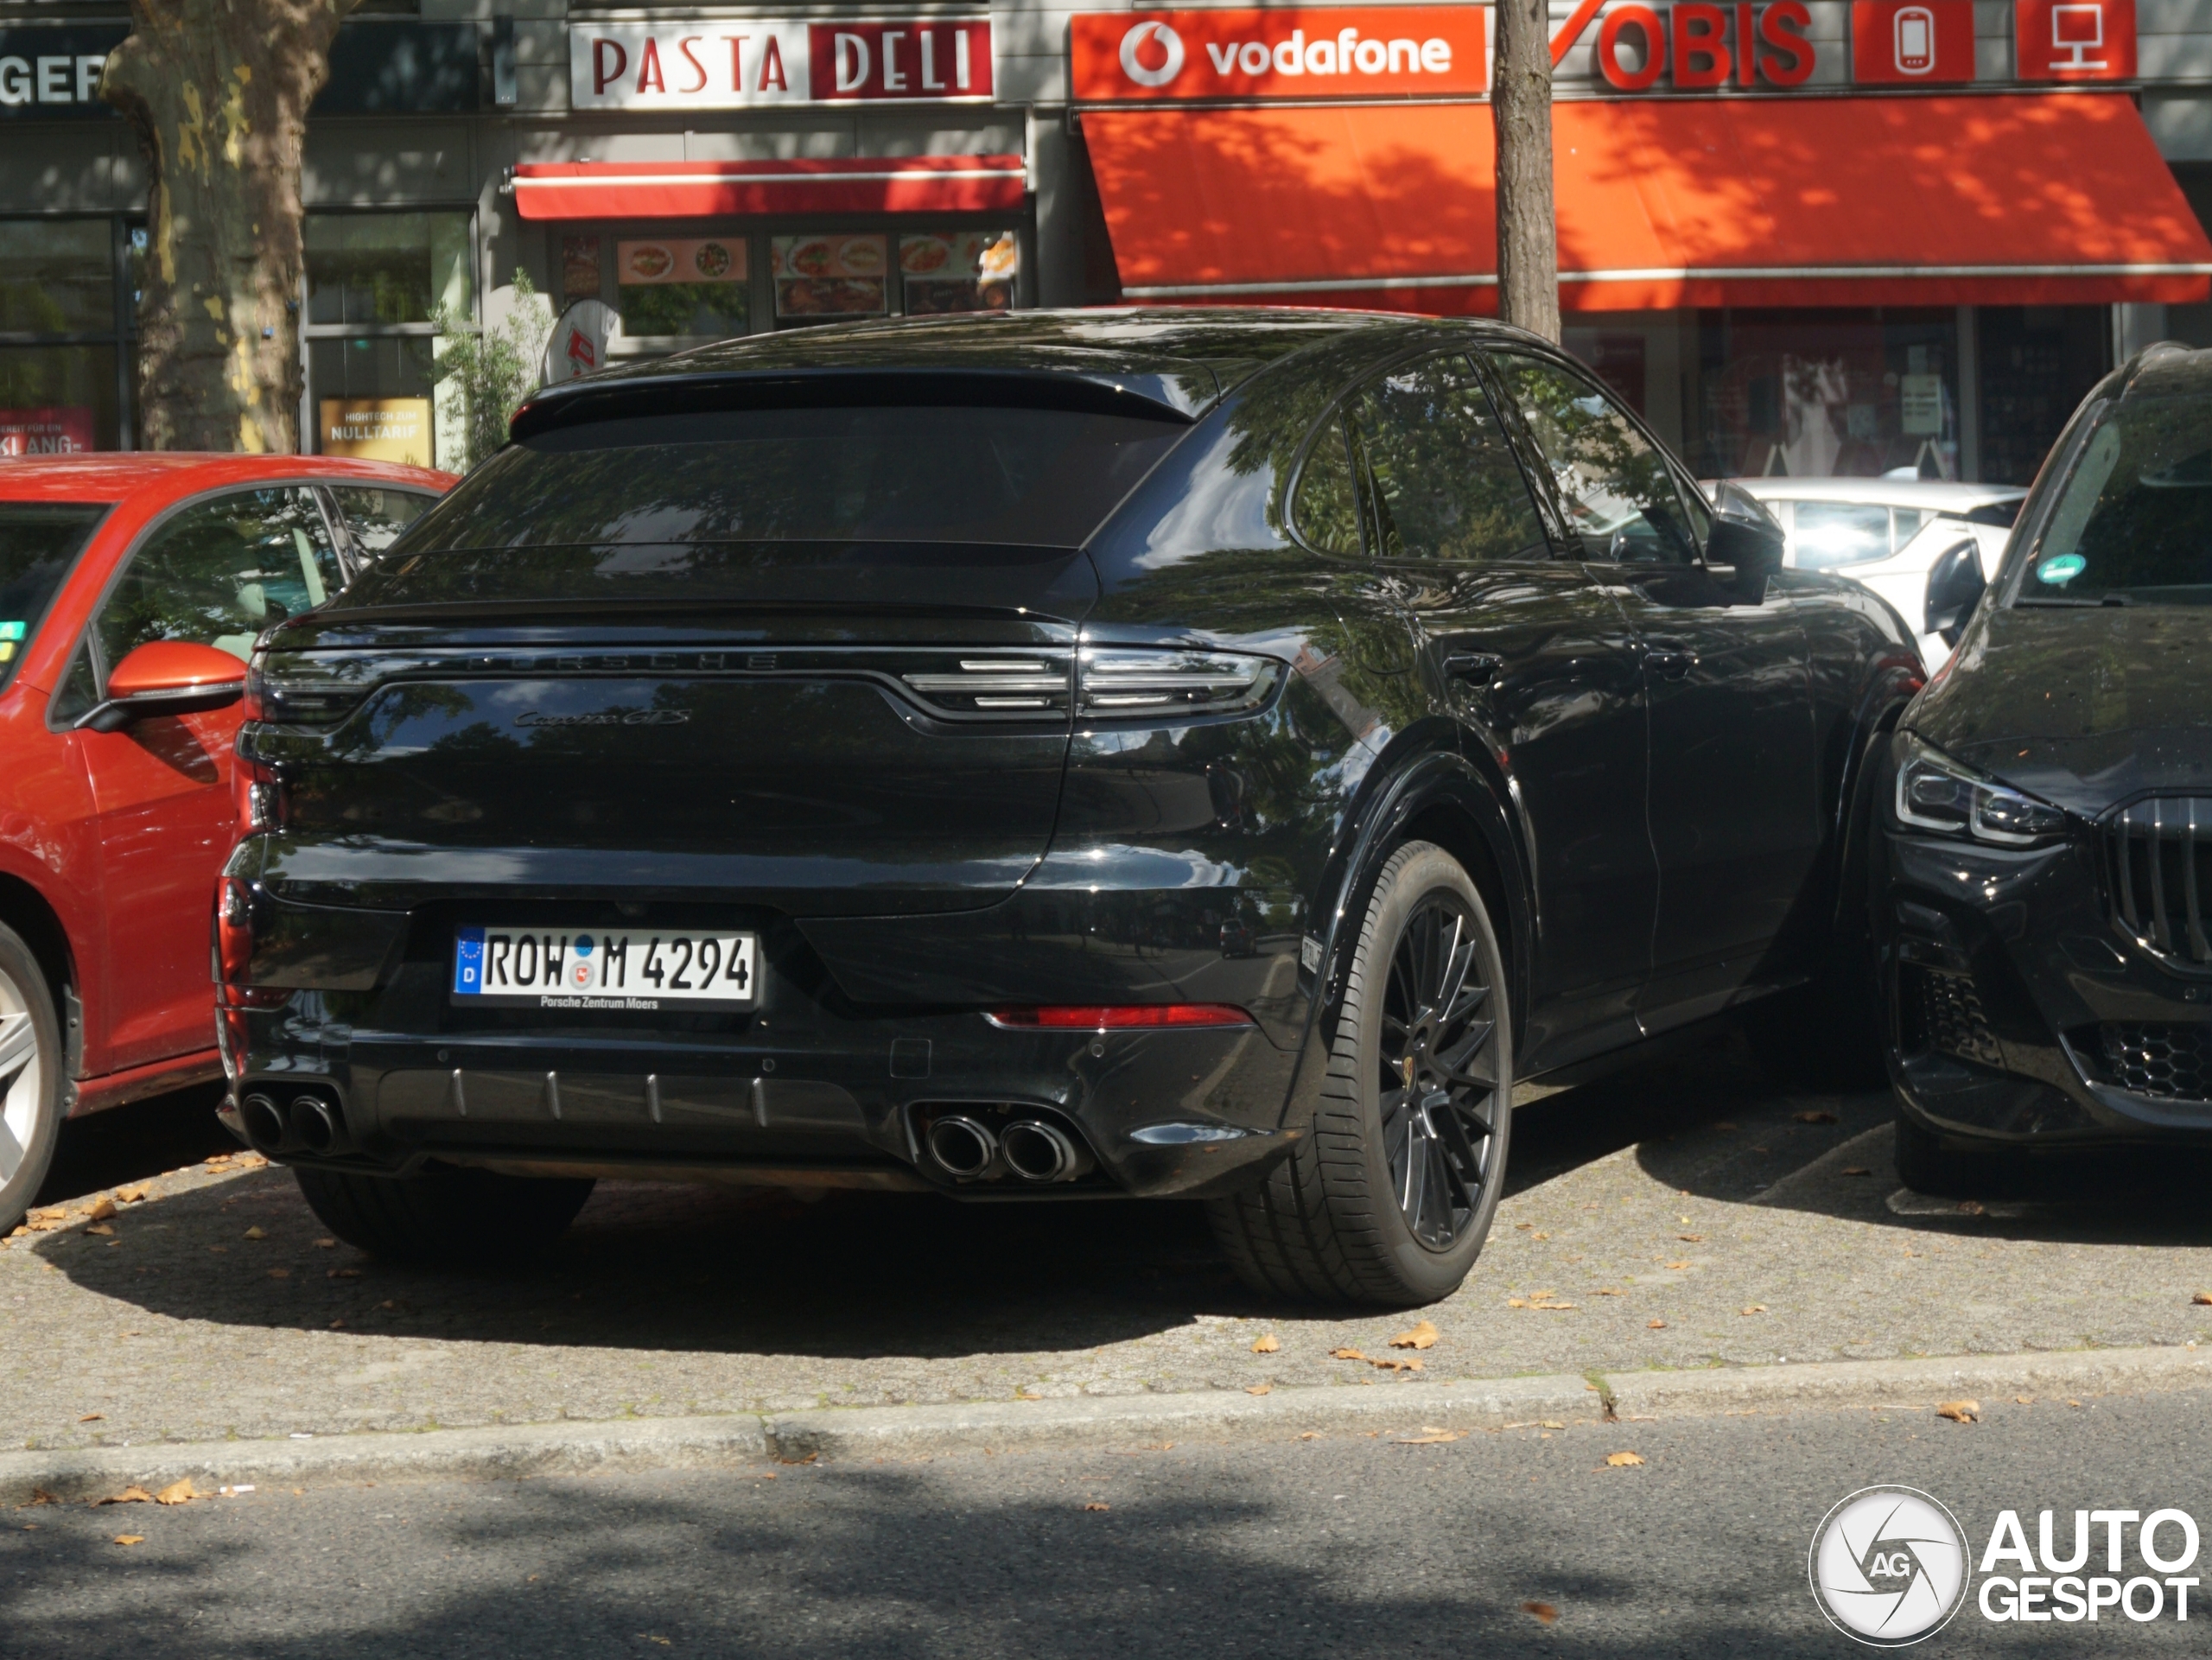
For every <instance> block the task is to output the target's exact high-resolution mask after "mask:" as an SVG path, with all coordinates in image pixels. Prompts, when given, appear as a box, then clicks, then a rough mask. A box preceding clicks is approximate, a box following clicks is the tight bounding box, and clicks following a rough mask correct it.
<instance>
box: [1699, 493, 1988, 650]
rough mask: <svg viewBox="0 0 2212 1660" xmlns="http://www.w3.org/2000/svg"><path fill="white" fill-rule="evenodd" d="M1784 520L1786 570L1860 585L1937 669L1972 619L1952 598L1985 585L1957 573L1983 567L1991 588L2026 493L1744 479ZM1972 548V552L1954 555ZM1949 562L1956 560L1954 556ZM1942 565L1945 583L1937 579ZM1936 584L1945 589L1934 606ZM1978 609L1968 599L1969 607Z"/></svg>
mask: <svg viewBox="0 0 2212 1660" xmlns="http://www.w3.org/2000/svg"><path fill="white" fill-rule="evenodd" d="M1732 482H1734V483H1736V484H1738V485H1739V486H1741V487H1742V488H1743V489H1744V490H1745V492H1747V493H1749V494H1751V495H1752V496H1754V497H1756V498H1757V499H1758V500H1759V501H1760V502H1761V503H1763V504H1764V506H1765V507H1766V509H1767V511H1768V512H1771V513H1772V514H1773V515H1774V516H1775V517H1776V518H1778V519H1780V520H1781V521H1782V528H1783V531H1784V532H1785V533H1786V535H1787V536H1788V537H1789V544H1788V551H1787V552H1786V553H1785V555H1784V556H1783V563H1784V564H1785V565H1789V566H1791V567H1794V568H1795V569H1799V570H1832V571H1835V572H1837V573H1838V574H1839V575H1841V576H1848V577H1850V578H1852V579H1853V581H1854V582H1863V583H1865V584H1866V586H1867V587H1868V588H1872V589H1873V590H1874V592H1876V593H1877V594H1878V595H1881V596H1882V597H1883V598H1884V599H1885V600H1887V601H1889V602H1890V603H1891V605H1893V606H1895V607H1897V612H1898V614H1899V615H1901V616H1903V617H1904V620H1905V621H1906V623H1907V624H1908V625H1910V627H1911V629H1912V631H1913V633H1915V634H1916V635H1917V636H1919V639H1920V655H1921V657H1922V658H1923V660H1924V661H1925V662H1926V663H1927V665H1928V667H1929V670H1930V671H1934V670H1935V669H1936V666H1937V665H1940V664H1941V663H1942V661H1943V660H1944V659H1945V658H1948V657H1949V656H1950V654H1951V646H1950V643H1949V642H1948V641H1947V640H1946V639H1944V638H1943V634H1944V631H1945V630H1946V629H1948V630H1949V631H1950V633H1951V634H1952V637H1953V638H1954V639H1955V638H1956V637H1957V633H1958V628H1959V626H1961V625H1962V624H1963V623H1964V622H1965V621H1966V617H1965V615H1964V614H1959V613H1958V608H1957V606H1956V605H1955V604H1952V603H1943V602H1941V601H1945V600H1946V598H1947V596H1951V595H1957V596H1961V597H1962V596H1963V595H1964V594H1965V593H1966V592H1967V591H1968V590H1970V589H1974V588H1978V587H1979V584H1975V583H1974V582H1971V581H1970V580H1969V581H1967V582H1964V583H1963V584H1961V582H1960V581H1959V580H1958V578H1959V576H1961V575H1962V574H1963V573H1956V572H1955V570H1954V568H1955V566H1957V565H1959V564H1960V563H1963V562H1964V561H1966V560H1967V559H1968V558H1972V559H1973V560H1974V561H1976V562H1977V563H1979V564H1980V568H1981V576H1982V577H1983V579H1984V580H1985V581H1986V579H1987V578H1989V577H1991V576H1995V575H1996V574H1997V563H1998V561H1999V559H2001V558H2002V557H2004V554H2005V538H2006V537H2009V536H2011V535H2012V521H2013V519H2014V518H2016V517H2018V514H2019V511H2020V502H2021V500H2022V499H2023V498H2024V497H2025V496H2026V495H2027V492H2026V491H2025V490H2024V489H2022V488H2021V487H2019V486H2018V485H2013V484H1944V483H1941V482H1938V481H1935V480H1923V479H1802V478H1799V479H1792V478H1770V479H1737V480H1732ZM1961 544H1972V546H1973V549H1974V552H1973V553H1972V554H1971V555H1967V554H1954V550H1955V549H1957V548H1958V547H1959V546H1960V545H1961ZM1947 556H1949V557H1948V559H1947ZM1939 567H1940V568H1942V570H1943V572H1944V573H1946V575H1947V576H1948V578H1949V579H1948V580H1940V579H1939V580H1937V581H1936V582H1932V583H1931V581H1930V578H1931V576H1936V573H1937V572H1938V569H1939ZM1931 587H1932V588H1936V589H1937V590H1940V591H1939V592H1938V593H1937V594H1936V600H1937V601H1939V602H1938V603H1935V604H1931V603H1930V589H1931ZM1968 608H1969V609H1971V602H1970V601H1969V603H1968Z"/></svg>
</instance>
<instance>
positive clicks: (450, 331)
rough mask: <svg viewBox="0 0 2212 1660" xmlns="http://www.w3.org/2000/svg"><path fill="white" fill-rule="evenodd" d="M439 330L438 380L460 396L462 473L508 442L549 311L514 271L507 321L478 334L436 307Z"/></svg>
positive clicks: (533, 375)
mask: <svg viewBox="0 0 2212 1660" xmlns="http://www.w3.org/2000/svg"><path fill="white" fill-rule="evenodd" d="M431 321H433V322H435V324H436V325H437V329H438V367H437V377H436V378H437V379H438V381H439V382H440V383H441V384H444V383H446V382H448V381H450V382H452V383H453V384H454V385H455V386H456V387H457V388H458V390H459V391H460V393H461V404H462V410H463V413H462V425H461V435H462V438H461V454H460V455H459V457H458V458H457V459H456V461H455V462H454V464H455V466H457V467H459V468H460V469H461V471H462V472H467V470H468V469H469V468H470V467H474V466H476V465H477V464H478V463H479V462H480V461H487V460H489V459H490V458H491V457H492V456H493V455H496V454H497V453H498V452H499V448H500V447H501V446H502V445H503V444H505V442H507V423H508V422H509V421H511V420H512V419H513V418H514V413H515V411H516V410H518V409H520V408H521V407H522V404H523V400H524V399H525V398H528V397H529V396H530V395H531V393H532V392H534V391H537V387H538V383H539V378H540V368H541V365H542V360H543V358H544V355H545V342H546V341H547V340H549V339H550V338H551V337H552V334H553V322H554V317H553V308H552V306H551V305H550V303H549V302H547V301H546V300H545V298H544V297H543V296H542V295H540V294H539V293H538V291H537V285H536V284H534V283H531V280H530V273H529V272H527V271H525V270H519V269H518V270H516V272H515V298H514V304H513V305H512V307H510V308H508V311H507V315H506V320H505V321H504V322H501V323H499V325H498V326H497V327H495V328H486V329H483V330H481V331H479V330H477V329H475V328H472V327H470V326H469V325H470V321H471V320H470V318H469V316H468V315H467V313H466V312H464V311H459V310H456V309H454V308H452V307H449V306H440V307H439V308H437V310H436V311H435V312H434V313H432V314H431Z"/></svg>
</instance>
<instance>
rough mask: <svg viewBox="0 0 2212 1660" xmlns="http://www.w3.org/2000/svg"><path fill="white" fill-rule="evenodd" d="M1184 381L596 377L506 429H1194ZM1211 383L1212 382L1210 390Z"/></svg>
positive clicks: (850, 373)
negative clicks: (1121, 421) (928, 425)
mask: <svg viewBox="0 0 2212 1660" xmlns="http://www.w3.org/2000/svg"><path fill="white" fill-rule="evenodd" d="M1208 380H1209V382H1211V377H1210V376H1209V377H1208ZM1205 391H1206V394H1207V396H1206V397H1205V398H1203V399H1199V398H1192V396H1191V391H1190V389H1189V388H1188V387H1187V386H1186V385H1185V377H1180V376H1170V375H1161V374H1147V373H1135V374H1103V373H1098V372H1079V371H1070V370H1059V369H969V368H912V369H907V368H867V369H798V370H792V369H779V370H760V371H756V372H750V373H747V372H717V371H708V372H699V371H693V372H690V373H688V374H652V373H645V374H620V373H618V374H615V375H613V376H608V377H605V378H601V377H598V376H594V377H591V378H587V379H583V380H575V381H570V382H569V383H567V384H566V385H561V386H549V387H547V388H546V389H544V390H543V391H540V392H538V393H537V394H536V395H535V396H533V397H532V398H531V399H530V401H529V402H527V403H525V404H524V405H523V406H522V407H521V408H520V409H518V410H516V411H515V413H514V418H513V419H512V421H511V422H509V423H508V427H507V431H508V436H510V437H512V438H513V439H514V440H516V441H517V442H521V441H523V440H525V439H529V438H535V437H537V436H541V435H542V434H544V433H549V432H554V431H557V430H559V429H562V428H564V427H574V426H580V425H582V424H584V423H588V422H597V421H620V420H626V419H631V418H634V417H639V416H668V415H708V414H719V413H721V412H722V411H725V410H789V409H854V408H874V409H880V408H884V407H886V406H890V407H894V408H899V407H904V408H935V409H944V408H982V409H1031V410H1069V411H1071V412H1073V413H1076V414H1083V415H1123V416H1129V417H1135V418H1136V419H1138V420H1143V421H1165V422H1169V423H1173V424H1175V425H1177V426H1188V425H1189V424H1191V423H1192V422H1193V421H1195V420H1196V419H1197V418H1198V413H1199V411H1200V410H1203V409H1204V408H1205V404H1208V403H1211V401H1212V398H1213V396H1214V393H1215V388H1214V386H1213V385H1211V384H1209V385H1207V386H1206V387H1205Z"/></svg>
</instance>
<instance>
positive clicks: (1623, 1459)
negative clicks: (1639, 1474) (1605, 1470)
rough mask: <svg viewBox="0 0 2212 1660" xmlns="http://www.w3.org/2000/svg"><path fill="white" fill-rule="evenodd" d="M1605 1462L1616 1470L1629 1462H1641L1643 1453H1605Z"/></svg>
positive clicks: (1629, 1463) (1628, 1464)
mask: <svg viewBox="0 0 2212 1660" xmlns="http://www.w3.org/2000/svg"><path fill="white" fill-rule="evenodd" d="M1605 1462H1606V1463H1607V1464H1608V1465H1610V1466H1611V1467H1612V1468H1614V1469H1616V1470H1619V1469H1624V1468H1626V1467H1627V1466H1630V1465H1631V1464H1641V1463H1643V1453H1606V1454H1605Z"/></svg>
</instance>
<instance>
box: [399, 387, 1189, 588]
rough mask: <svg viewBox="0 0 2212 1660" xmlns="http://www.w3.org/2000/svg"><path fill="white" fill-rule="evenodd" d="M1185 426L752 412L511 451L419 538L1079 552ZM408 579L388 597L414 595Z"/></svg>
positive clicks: (1015, 416)
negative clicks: (936, 545) (976, 546)
mask: <svg viewBox="0 0 2212 1660" xmlns="http://www.w3.org/2000/svg"><path fill="white" fill-rule="evenodd" d="M1187 430H1188V429H1187V428H1185V427H1184V426H1182V425H1180V424H1179V423H1173V424H1171V423H1164V422H1158V421H1149V420H1143V419H1139V418H1136V417H1129V416H1122V415H1098V414H1090V413H1084V412H1077V411H1071V410H1040V409H994V408H977V407H936V408H931V407H902V408H859V409H837V408H830V409H820V408H816V409H785V410H731V411H727V412H723V413H719V414H712V415H685V416H653V417H643V418H637V419H631V420H621V421H606V422H601V423H593V424H587V425H582V426H577V427H572V428H563V429H558V430H556V431H553V432H550V433H546V434H543V435H542V436H537V437H534V438H531V439H527V440H524V442H520V443H518V444H514V445H511V446H510V447H509V448H506V449H504V450H502V451H501V452H500V453H499V455H497V456H495V457H494V458H493V460H492V461H489V462H487V463H486V464H485V465H484V466H483V467H479V468H478V469H477V470H476V471H475V472H474V473H473V474H470V475H469V476H468V478H467V480H465V481H464V482H462V483H461V485H459V486H458V487H455V489H454V492H453V493H452V494H450V495H449V496H448V497H447V498H446V499H444V500H443V501H442V502H441V503H440V504H439V506H438V507H437V508H436V510H435V512H432V513H430V514H429V516H428V517H427V518H425V519H424V520H423V524H422V525H420V526H419V527H418V528H417V529H416V531H415V532H414V533H413V534H412V535H410V537H408V538H407V551H408V552H409V553H410V554H413V555H415V556H416V559H415V560H414V561H413V562H412V563H413V564H414V565H416V567H418V568H419V567H421V566H423V564H424V563H426V562H425V561H424V560H423V558H422V557H421V556H423V555H426V554H435V553H439V552H442V551H446V550H469V549H478V550H486V549H505V548H530V547H577V546H605V545H607V544H624V545H631V544H671V543H676V544H683V543H696V542H793V541H797V542H957V543H995V544H1008V545H1014V546H1027V547H1065V548H1074V547H1079V546H1081V545H1082V544H1083V543H1084V541H1085V540H1087V539H1088V538H1089V537H1090V533H1091V532H1092V531H1094V530H1096V528H1097V527H1098V525H1100V524H1101V523H1102V522H1103V520H1104V519H1105V518H1106V515H1107V514H1108V513H1109V512H1111V511H1112V510H1113V508H1114V506H1115V505H1116V503H1118V502H1119V501H1120V500H1121V499H1122V497H1123V496H1124V495H1126V494H1127V493H1128V491H1129V490H1130V488H1131V487H1133V486H1134V485H1135V484H1136V483H1137V481H1138V480H1141V478H1143V476H1144V475H1145V474H1146V473H1147V472H1148V471H1150V470H1151V468H1152V466H1153V464H1154V462H1155V461H1158V460H1159V459H1160V456H1161V455H1164V454H1166V451H1167V449H1168V448H1170V447H1171V446H1172V445H1173V443H1174V442H1175V441H1176V439H1177V438H1179V437H1180V436H1182V434H1183V433H1184V432H1185V431H1187ZM405 588H406V584H405V582H404V580H402V581H400V582H398V583H397V585H396V586H394V587H391V588H385V590H384V591H383V592H382V593H380V594H379V595H378V597H379V599H380V600H382V601H384V602H385V603H393V602H400V603H404V601H406V600H407V598H408V597H409V595H407V593H406V592H405Z"/></svg>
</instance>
